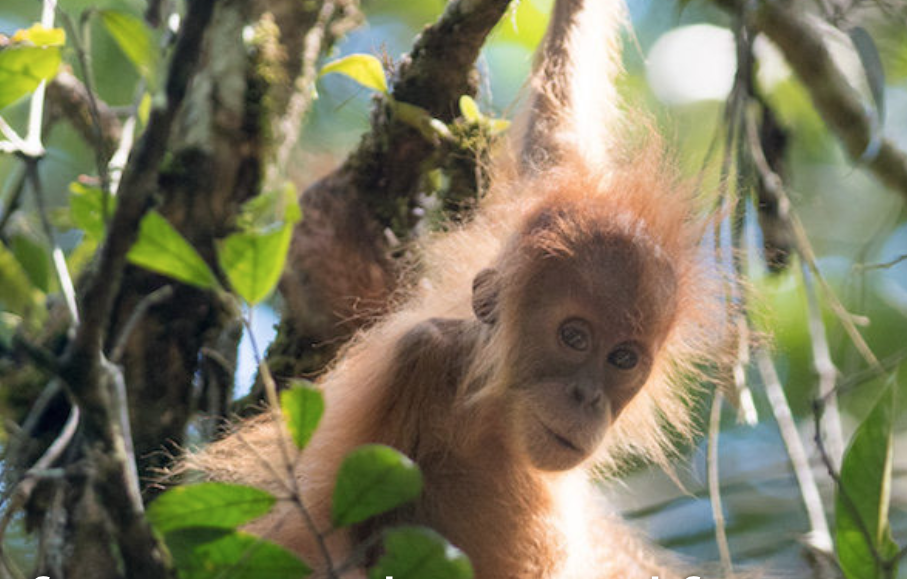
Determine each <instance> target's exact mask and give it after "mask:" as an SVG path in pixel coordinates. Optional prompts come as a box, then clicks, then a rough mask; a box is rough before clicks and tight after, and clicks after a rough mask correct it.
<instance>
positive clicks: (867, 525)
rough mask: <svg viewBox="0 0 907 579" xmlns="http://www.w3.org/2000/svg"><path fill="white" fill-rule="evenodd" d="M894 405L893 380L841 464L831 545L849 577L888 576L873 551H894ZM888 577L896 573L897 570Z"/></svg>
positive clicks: (888, 554) (889, 553)
mask: <svg viewBox="0 0 907 579" xmlns="http://www.w3.org/2000/svg"><path fill="white" fill-rule="evenodd" d="M894 407H895V389H894V387H893V382H891V383H889V384H888V385H887V386H886V388H885V391H884V392H883V394H882V396H881V397H880V398H879V401H878V402H877V403H876V405H875V407H874V408H873V409H872V411H871V412H870V413H869V416H868V417H867V418H866V419H865V420H864V421H863V422H862V424H860V426H859V427H858V428H857V431H856V432H855V433H854V435H853V439H852V440H851V442H850V446H849V447H848V449H847V452H846V453H845V454H844V460H843V462H842V464H841V488H839V489H838V491H837V493H836V496H835V545H836V547H837V551H838V560H839V561H840V563H841V569H842V570H843V571H844V575H845V576H846V577H847V579H883V578H884V577H888V576H889V575H885V574H884V573H883V569H881V568H880V566H879V565H878V564H877V562H876V560H875V558H874V557H873V555H872V549H875V551H876V552H877V553H879V554H880V555H881V556H882V557H883V558H886V559H888V558H892V557H894V556H895V555H896V554H897V552H898V546H897V544H896V543H895V542H894V540H893V539H892V537H891V525H890V521H889V519H888V509H889V506H890V499H891V467H892V459H893V454H894V453H893V448H894V441H893V435H892V433H893V424H894ZM842 488H843V489H844V492H842V491H841V489H842ZM845 495H846V496H845ZM861 522H862V525H861ZM864 530H865V532H864ZM867 533H868V536H867ZM890 576H897V571H895V572H894V574H893V575H890Z"/></svg>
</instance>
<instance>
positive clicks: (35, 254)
mask: <svg viewBox="0 0 907 579" xmlns="http://www.w3.org/2000/svg"><path fill="white" fill-rule="evenodd" d="M10 242H11V243H10V248H11V249H12V250H13V255H15V256H16V260H17V261H18V262H19V265H21V266H22V269H23V270H24V271H25V273H26V274H27V275H28V280H29V281H30V282H31V284H32V285H33V286H34V287H36V288H38V289H39V290H41V291H42V292H43V293H47V292H49V291H50V280H51V278H52V272H51V266H50V255H49V254H48V249H47V247H45V246H44V245H43V244H42V243H40V242H39V241H37V240H35V239H33V238H32V237H31V236H29V235H26V234H16V235H14V236H13V238H12V239H11V240H10Z"/></svg>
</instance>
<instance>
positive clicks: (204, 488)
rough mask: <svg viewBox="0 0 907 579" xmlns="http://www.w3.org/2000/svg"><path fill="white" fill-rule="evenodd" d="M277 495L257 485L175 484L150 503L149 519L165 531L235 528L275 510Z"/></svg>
mask: <svg viewBox="0 0 907 579" xmlns="http://www.w3.org/2000/svg"><path fill="white" fill-rule="evenodd" d="M274 501H275V498H274V496H272V495H271V494H270V493H268V492H265V491H263V490H260V489H256V488H253V487H247V486H242V485H234V484H227V483H219V482H206V483H199V484H195V485H187V486H181V487H175V488H173V489H170V490H168V491H167V492H165V493H164V494H162V495H161V496H160V497H158V498H157V499H155V501H154V502H153V503H151V505H150V506H149V507H148V520H149V521H150V522H151V524H152V526H154V528H155V529H156V530H157V531H158V532H159V533H161V534H166V533H169V532H171V531H175V530H176V529H183V528H186V527H217V528H220V529H235V528H236V527H238V526H240V525H242V524H244V523H247V522H249V521H251V520H253V519H256V518H258V517H260V516H262V515H263V514H265V513H267V512H268V511H269V510H271V507H272V506H274Z"/></svg>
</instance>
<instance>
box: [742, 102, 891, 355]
mask: <svg viewBox="0 0 907 579" xmlns="http://www.w3.org/2000/svg"><path fill="white" fill-rule="evenodd" d="M754 123H755V121H754V120H752V119H751V120H750V121H748V124H751V125H752V126H753V127H754V126H755V124H754ZM747 132H748V133H749V139H750V151H751V153H752V161H753V164H754V166H755V167H756V170H757V172H758V175H759V178H760V179H761V180H762V182H763V188H764V190H765V193H766V194H768V195H771V196H773V197H774V198H775V199H776V200H777V203H778V217H779V219H784V220H787V221H788V222H789V223H790V229H791V231H792V232H793V234H794V247H795V248H796V250H797V253H798V254H799V256H800V259H802V260H803V261H804V262H805V263H806V265H807V266H809V271H811V272H812V274H813V275H814V276H815V278H816V280H817V281H818V282H819V287H820V288H821V289H822V293H823V295H824V296H825V299H826V300H827V301H828V305H829V307H831V309H832V311H833V312H834V314H835V316H836V317H837V318H838V320H839V321H840V322H841V326H842V327H843V328H844V331H845V332H847V335H848V336H849V337H850V339H851V341H852V342H853V344H854V347H856V349H857V351H858V352H860V354H861V355H862V356H863V359H864V360H866V362H867V363H868V364H869V365H870V366H874V367H878V365H879V361H878V359H877V358H876V356H875V354H873V352H872V350H871V349H870V347H869V345H868V344H867V343H866V340H865V339H864V338H863V335H862V334H860V331H859V330H858V329H857V327H856V324H855V323H854V316H853V315H852V314H851V313H850V312H848V311H847V308H845V307H844V304H842V303H841V301H840V300H839V299H838V296H837V295H836V294H835V292H834V290H833V289H832V288H831V286H829V285H828V282H827V281H825V277H824V276H823V275H822V272H821V271H820V270H819V266H818V264H817V261H816V255H815V252H814V251H813V248H812V244H810V242H809V237H808V236H807V234H806V229H805V228H804V227H803V223H802V222H801V221H800V218H799V217H798V216H797V214H796V213H794V212H793V211H791V202H790V198H789V197H788V195H787V192H786V191H785V189H784V184H783V182H782V181H781V177H779V176H778V174H777V173H775V172H774V171H773V170H772V169H771V167H769V166H768V162H767V161H766V159H765V154H764V152H763V151H762V145H761V143H760V142H759V139H758V134H757V131H755V130H754V129H753V130H749V131H747Z"/></svg>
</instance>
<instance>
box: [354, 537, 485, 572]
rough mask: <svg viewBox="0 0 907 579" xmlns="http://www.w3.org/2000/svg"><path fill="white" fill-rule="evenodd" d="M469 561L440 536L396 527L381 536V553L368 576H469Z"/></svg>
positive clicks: (470, 568)
mask: <svg viewBox="0 0 907 579" xmlns="http://www.w3.org/2000/svg"><path fill="white" fill-rule="evenodd" d="M472 575H473V571H472V564H471V563H470V562H469V558H468V557H466V555H464V554H463V553H462V552H461V551H460V550H458V549H457V548H456V547H454V546H453V545H451V544H450V543H448V542H447V541H446V540H445V539H444V537H442V536H441V535H439V534H438V533H436V532H434V531H432V530H431V529H426V528H423V527H400V528H397V529H392V530H390V531H388V533H387V535H386V536H385V538H384V555H382V557H381V559H379V560H378V563H377V564H376V565H375V566H374V567H372V568H371V569H370V570H369V574H368V576H369V579H384V578H385V577H393V579H426V578H428V577H430V578H431V579H471V578H472Z"/></svg>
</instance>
